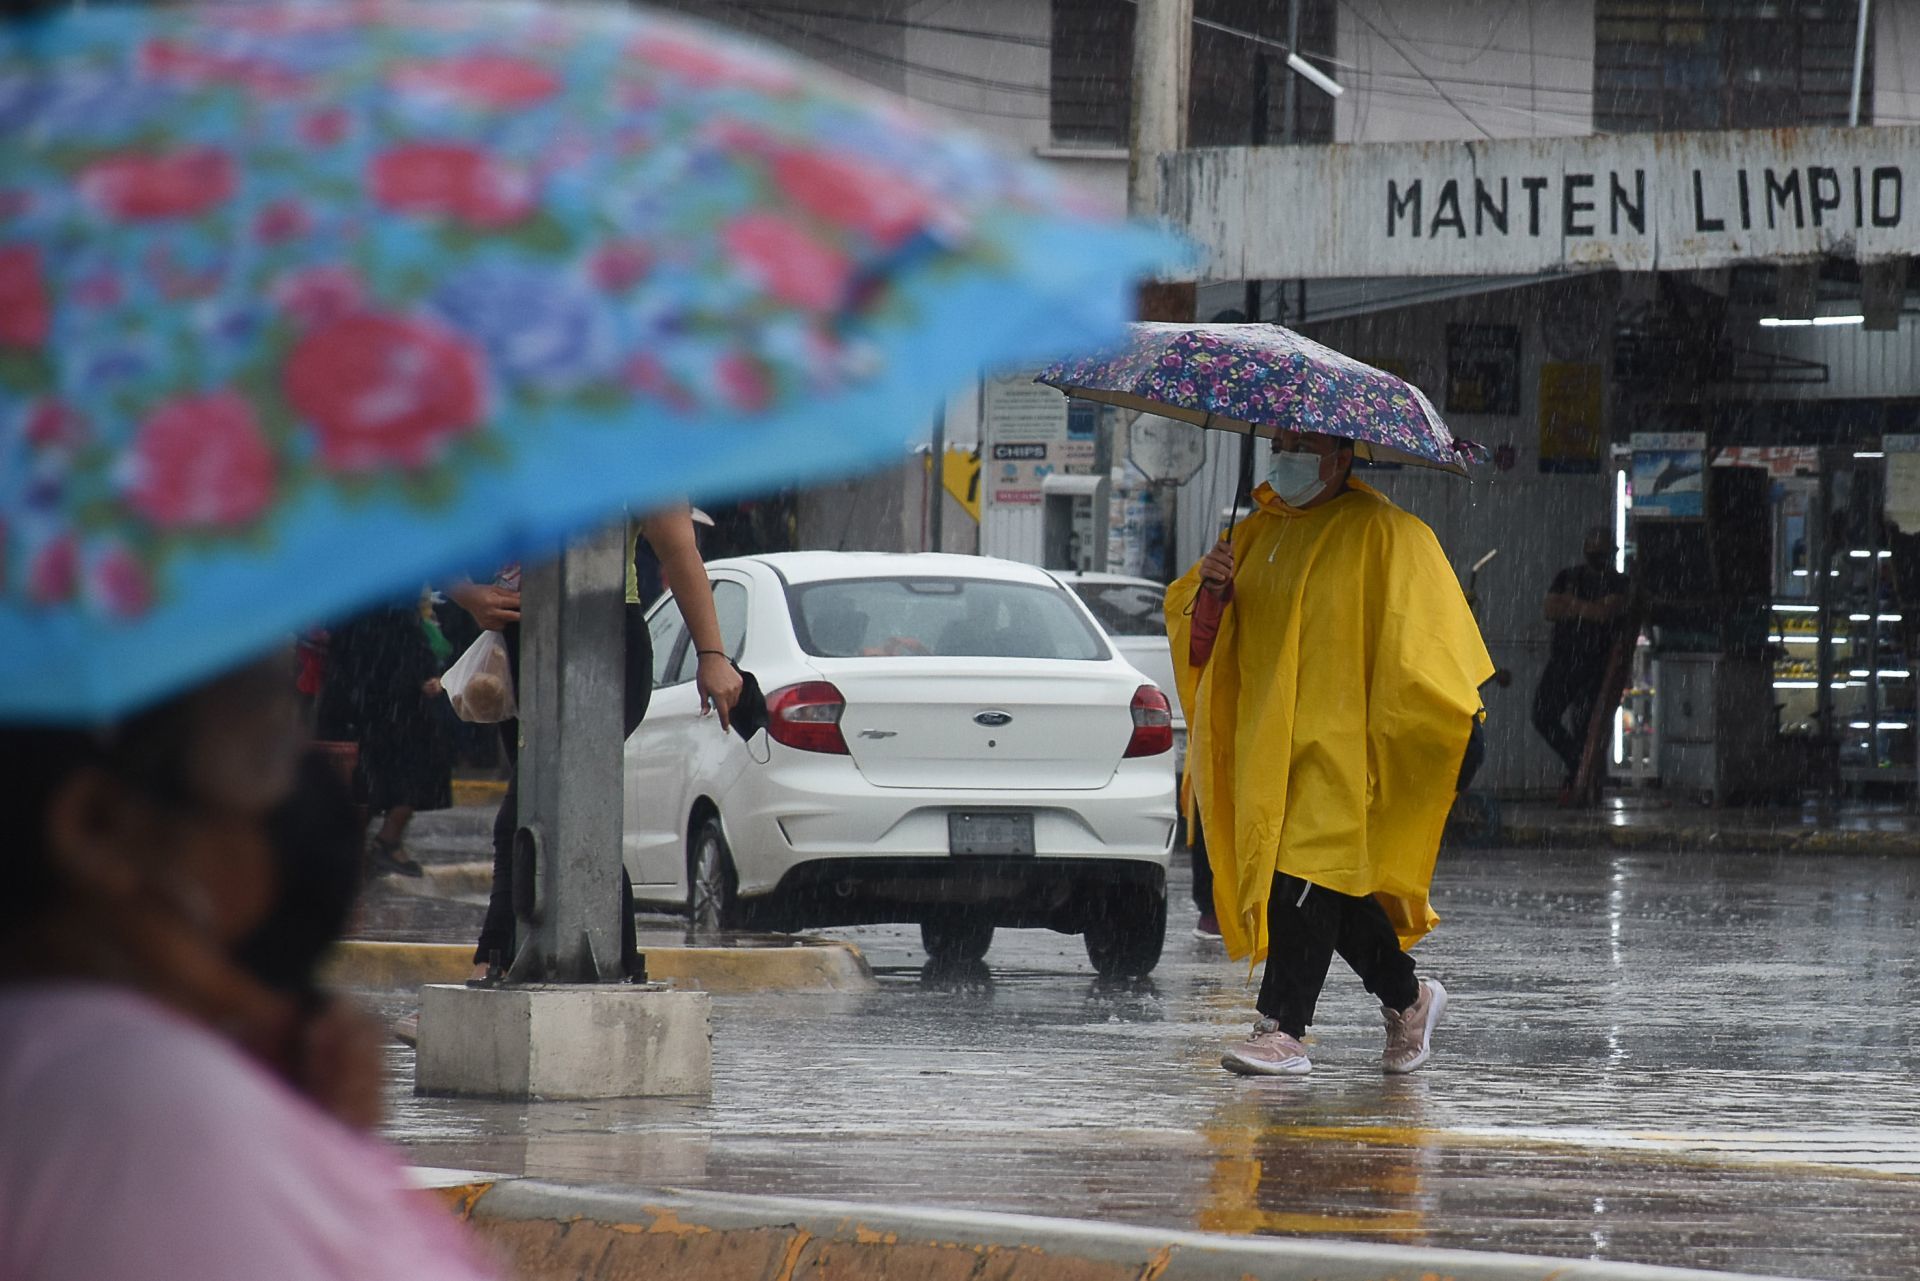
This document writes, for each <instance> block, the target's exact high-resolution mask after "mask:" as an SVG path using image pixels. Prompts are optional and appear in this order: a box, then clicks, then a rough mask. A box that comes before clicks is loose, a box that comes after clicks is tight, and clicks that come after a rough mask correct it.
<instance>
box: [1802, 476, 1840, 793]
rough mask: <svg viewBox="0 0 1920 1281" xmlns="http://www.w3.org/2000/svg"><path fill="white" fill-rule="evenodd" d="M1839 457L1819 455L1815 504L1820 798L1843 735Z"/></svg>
mask: <svg viewBox="0 0 1920 1281" xmlns="http://www.w3.org/2000/svg"><path fill="white" fill-rule="evenodd" d="M1838 458H1839V455H1838V453H1837V452H1836V451H1835V450H1833V449H1832V448H1827V449H1822V450H1821V451H1820V488H1819V493H1818V497H1817V498H1816V499H1815V501H1814V529H1813V535H1814V536H1813V537H1812V538H1811V539H1809V540H1808V541H1809V542H1810V543H1811V544H1812V549H1813V555H1812V556H1810V557H1809V558H1808V559H1809V560H1810V561H1811V562H1812V563H1811V566H1810V567H1811V569H1812V570H1813V573H1814V574H1815V575H1816V577H1815V578H1814V602H1815V603H1816V604H1817V605H1818V606H1819V607H1820V609H1819V614H1818V618H1819V619H1820V644H1819V647H1818V648H1817V649H1816V651H1815V658H1814V662H1815V666H1816V671H1815V673H1814V680H1815V682H1816V689H1815V693H1814V708H1815V711H1814V719H1815V720H1816V721H1817V722H1818V723H1819V726H1820V764H1819V778H1820V795H1821V799H1822V800H1830V799H1832V797H1833V795H1834V783H1835V781H1836V776H1835V772H1834V771H1835V768H1836V766H1837V764H1838V761H1839V756H1838V753H1839V747H1840V735H1839V733H1838V732H1837V730H1836V729H1835V727H1834V723H1833V574H1832V573H1831V572H1830V571H1831V570H1832V568H1833V538H1832V532H1833V468H1834V465H1835V463H1836V462H1837V461H1838Z"/></svg>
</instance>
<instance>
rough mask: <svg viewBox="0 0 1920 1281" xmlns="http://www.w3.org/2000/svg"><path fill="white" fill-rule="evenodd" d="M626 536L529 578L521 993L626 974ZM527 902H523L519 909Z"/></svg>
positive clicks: (581, 547)
mask: <svg viewBox="0 0 1920 1281" xmlns="http://www.w3.org/2000/svg"><path fill="white" fill-rule="evenodd" d="M626 547H627V540H626V531H625V530H624V529H623V528H621V527H620V526H617V525H616V526H614V527H613V528H610V529H606V530H603V531H601V532H599V533H597V534H593V535H590V536H588V537H586V538H582V539H580V540H579V541H577V542H575V543H574V544H573V545H572V546H571V547H569V548H567V550H566V551H565V553H563V554H562V555H561V557H560V559H559V560H558V561H556V562H553V563H551V564H547V565H542V566H540V567H538V568H529V569H528V570H527V572H526V581H525V583H524V584H523V588H522V590H523V595H522V600H523V602H524V607H523V609H522V622H521V625H520V637H521V642H520V643H521V650H520V688H519V691H518V694H519V699H520V718H521V724H522V725H523V726H525V729H526V741H527V747H528V749H529V750H527V751H524V752H522V753H521V754H520V764H519V769H520V831H519V833H518V834H517V835H516V836H515V838H514V845H515V851H514V853H515V862H516V864H517V865H518V866H517V867H516V872H518V871H520V870H521V869H523V868H524V867H525V866H526V864H527V863H528V861H529V860H528V859H527V857H526V853H527V851H528V850H531V851H532V852H533V854H534V857H533V858H532V860H531V862H532V863H533V867H534V877H533V886H534V889H535V892H534V894H533V896H532V897H533V902H532V904H531V907H532V913H531V916H530V917H528V918H527V919H523V920H522V921H521V930H522V937H523V938H524V939H525V940H526V942H525V943H524V944H523V945H522V946H521V948H520V954H519V955H518V956H516V957H515V958H514V960H513V964H512V967H511V968H510V969H509V971H508V974H509V977H510V978H512V979H513V980H514V981H515V982H541V981H544V982H549V983H593V982H602V983H614V982H618V981H619V980H620V979H621V978H622V977H624V976H623V975H622V974H621V972H620V845H621V834H622V833H621V823H622V815H621V795H622V780H621V777H620V775H621V765H622V753H621V741H620V730H621V722H622V719H623V715H622V708H623V706H624V702H625V694H626V663H625V654H626V615H625V612H624V611H623V609H622V604H623V601H624V590H625V583H626V567H625V565H624V563H623V562H624V560H625V557H626ZM526 899H527V896H526V895H525V894H524V893H522V895H521V903H522V904H523V905H524V904H525V903H526Z"/></svg>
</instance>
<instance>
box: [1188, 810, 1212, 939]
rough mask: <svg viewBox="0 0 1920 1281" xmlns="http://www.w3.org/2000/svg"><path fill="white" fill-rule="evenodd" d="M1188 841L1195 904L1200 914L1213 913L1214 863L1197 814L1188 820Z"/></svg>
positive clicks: (1205, 833) (1207, 914)
mask: <svg viewBox="0 0 1920 1281" xmlns="http://www.w3.org/2000/svg"><path fill="white" fill-rule="evenodd" d="M1187 842H1188V844H1189V845H1190V846H1191V847H1192V850H1193V905H1194V906H1195V907H1197V908H1199V909H1200V915H1202V916H1211V915H1213V864H1212V863H1211V862H1209V861H1208V860H1207V832H1206V829H1205V828H1203V827H1201V826H1200V816H1199V815H1198V814H1195V815H1194V816H1193V817H1192V818H1191V819H1189V820H1188V821H1187Z"/></svg>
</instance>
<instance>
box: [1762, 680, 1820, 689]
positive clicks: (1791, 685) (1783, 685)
mask: <svg viewBox="0 0 1920 1281" xmlns="http://www.w3.org/2000/svg"><path fill="white" fill-rule="evenodd" d="M1773 687H1774V688H1775V689H1819V688H1820V682H1819V681H1775V682H1774V683H1773Z"/></svg>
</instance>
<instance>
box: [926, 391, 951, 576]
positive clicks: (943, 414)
mask: <svg viewBox="0 0 1920 1281" xmlns="http://www.w3.org/2000/svg"><path fill="white" fill-rule="evenodd" d="M946 514H947V406H946V402H945V401H942V402H941V403H940V412H939V413H937V414H935V415H934V417H933V484H932V485H931V486H929V489H928V496H927V542H928V543H929V544H930V545H931V546H930V547H929V549H928V550H930V551H936V552H943V551H945V550H947V547H946V543H945V541H944V540H943V537H942V535H943V534H944V533H945V530H944V525H945V518H946Z"/></svg>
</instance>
